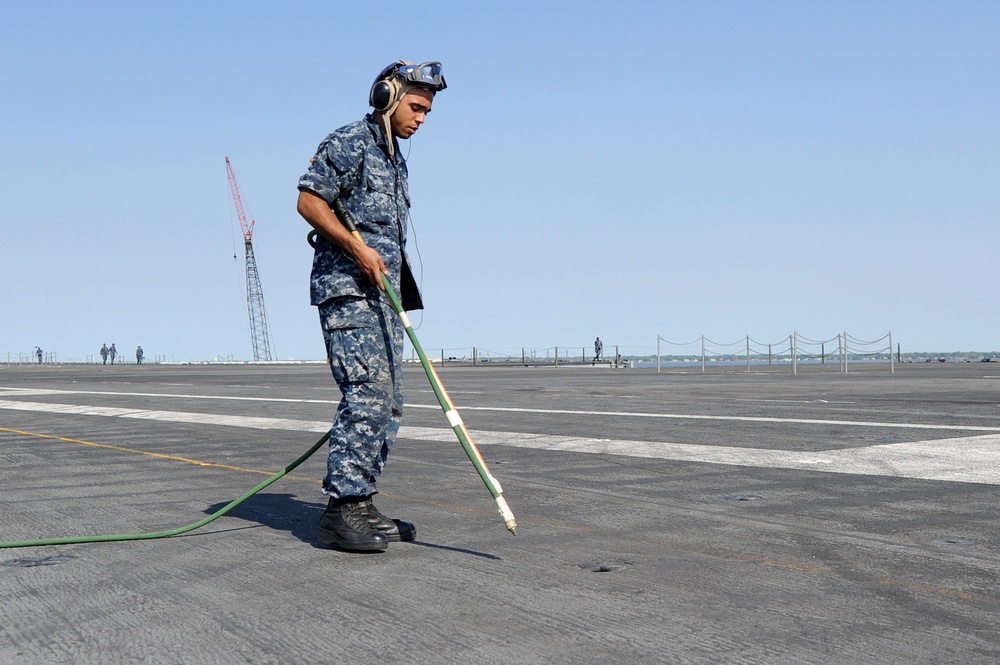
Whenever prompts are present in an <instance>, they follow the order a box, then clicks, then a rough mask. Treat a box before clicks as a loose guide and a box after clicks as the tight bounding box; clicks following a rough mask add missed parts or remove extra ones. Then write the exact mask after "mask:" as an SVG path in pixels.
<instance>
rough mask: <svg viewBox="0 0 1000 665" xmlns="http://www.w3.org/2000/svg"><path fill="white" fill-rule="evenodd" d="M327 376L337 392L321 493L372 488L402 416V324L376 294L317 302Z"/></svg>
mask: <svg viewBox="0 0 1000 665" xmlns="http://www.w3.org/2000/svg"><path fill="white" fill-rule="evenodd" d="M319 318H320V323H321V325H322V327H323V337H324V339H325V341H326V352H327V357H328V358H329V361H330V369H331V371H332V372H333V378H334V380H335V381H336V382H337V385H338V386H339V387H340V390H341V392H342V393H343V398H342V399H341V400H340V404H339V405H338V406H337V412H336V414H335V415H334V417H333V427H332V429H331V431H330V447H329V456H328V457H327V472H326V478H324V480H323V493H324V494H328V495H330V496H332V497H334V498H340V497H345V496H368V495H370V494H374V493H375V492H377V491H378V487H377V482H378V477H379V475H381V473H382V469H383V467H384V466H385V462H386V459H387V458H388V457H389V451H390V450H391V449H392V444H393V441H394V440H395V439H396V433H397V432H398V431H399V423H400V419H401V418H402V415H403V365H402V355H403V326H402V324H401V323H400V322H399V319H398V318H397V316H396V314H395V312H393V310H392V308H391V307H390V306H389V303H388V302H386V300H385V298H382V297H381V296H379V297H378V300H375V301H372V300H368V299H366V298H357V297H343V298H332V299H330V300H328V301H326V302H324V303H323V304H321V305H319Z"/></svg>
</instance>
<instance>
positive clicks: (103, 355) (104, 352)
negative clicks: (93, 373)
mask: <svg viewBox="0 0 1000 665" xmlns="http://www.w3.org/2000/svg"><path fill="white" fill-rule="evenodd" d="M101 361H102V362H101V364H102V365H107V364H108V345H107V344H106V343H105V344H101Z"/></svg>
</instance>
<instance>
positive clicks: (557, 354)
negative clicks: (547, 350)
mask: <svg viewBox="0 0 1000 665" xmlns="http://www.w3.org/2000/svg"><path fill="white" fill-rule="evenodd" d="M556 367H559V347H558V346H557V347H556Z"/></svg>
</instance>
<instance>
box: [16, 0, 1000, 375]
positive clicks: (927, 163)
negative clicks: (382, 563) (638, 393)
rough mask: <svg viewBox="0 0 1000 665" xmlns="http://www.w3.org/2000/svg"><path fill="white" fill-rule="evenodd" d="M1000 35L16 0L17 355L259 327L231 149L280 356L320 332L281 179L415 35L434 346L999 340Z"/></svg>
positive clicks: (201, 354) (834, 8)
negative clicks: (422, 83)
mask: <svg viewBox="0 0 1000 665" xmlns="http://www.w3.org/2000/svg"><path fill="white" fill-rule="evenodd" d="M376 10H377V11H376ZM998 34H1000V3H997V2H974V1H963V2H919V1H916V0H913V1H907V2H871V1H865V2H838V3H813V2H797V1H795V2H791V1H790V2H743V1H738V2H725V1H722V2H711V3H705V2H663V1H661V2H633V1H629V0H625V1H621V2H613V3H596V2H548V3H546V2H496V3H479V2H434V3H399V2H392V1H387V2H382V3H374V4H373V3H339V2H338V3H334V2H328V1H324V2H280V3H278V2H169V3H168V2H158V3H142V2H101V3H83V2H47V3H28V2H6V3H4V10H3V21H2V23H0V58H2V61H3V63H4V65H3V67H2V68H0V96H2V98H3V104H2V105H0V128H2V129H0V155H2V163H0V170H2V172H0V289H2V291H0V293H2V296H3V302H2V307H0V311H2V315H0V316H2V326H0V359H4V357H5V356H6V353H7V352H15V353H16V352H28V351H31V350H32V349H33V348H34V347H35V346H36V345H38V346H41V347H42V348H43V349H44V350H46V351H56V352H57V353H58V354H59V357H60V359H63V360H69V359H81V360H82V359H84V358H86V357H87V356H88V355H96V353H97V350H98V349H99V348H100V346H101V344H102V343H103V342H107V343H111V342H116V343H117V345H118V347H119V348H120V349H121V350H123V351H124V352H126V353H128V354H129V355H131V354H132V353H133V352H134V350H135V347H136V345H138V344H142V345H143V347H144V349H145V350H146V354H147V356H149V357H153V356H166V357H167V358H168V359H176V360H179V359H192V360H197V359H209V358H213V357H216V356H229V355H232V356H234V357H235V358H237V359H246V358H250V357H252V350H251V344H250V338H249V333H248V325H247V314H246V294H245V288H244V276H243V252H242V245H241V240H240V234H239V229H238V225H237V223H236V218H235V211H234V208H233V204H232V199H231V197H230V193H229V187H228V182H227V180H226V170H225V159H224V158H225V157H226V156H227V155H228V156H229V157H230V159H231V161H232V164H233V167H234V168H235V170H236V174H237V177H238V178H239V182H240V186H241V188H242V190H243V195H244V199H245V204H246V205H247V207H248V210H249V212H250V214H251V215H252V217H253V218H254V219H256V221H257V226H256V231H255V235H254V246H255V250H256V255H257V260H258V265H259V270H260V275H261V280H262V284H263V291H264V296H265V301H266V304H267V311H268V317H269V322H270V331H271V338H272V341H273V344H274V348H275V351H276V354H277V356H278V357H280V358H297V359H318V358H322V357H323V355H324V352H323V348H322V342H321V335H320V332H319V328H318V323H317V320H316V315H315V312H314V310H313V308H311V307H310V306H309V302H308V274H309V267H310V260H311V251H310V249H309V247H308V246H307V244H306V242H305V235H306V230H307V227H306V224H305V222H303V221H302V220H301V219H300V218H299V217H298V215H297V214H296V212H295V199H296V195H297V192H296V187H295V185H296V182H297V179H298V176H299V175H300V174H301V173H302V172H303V171H304V170H305V168H306V166H307V163H308V160H309V157H310V156H311V155H312V154H313V152H314V150H315V148H316V146H317V144H318V143H319V141H320V140H321V139H322V138H323V137H324V136H325V135H326V134H327V133H328V132H329V131H331V130H333V129H335V128H337V127H339V126H341V125H343V124H346V123H348V122H351V121H353V120H356V119H358V118H360V117H361V116H362V115H363V114H364V113H366V112H367V108H368V107H367V95H368V88H369V86H370V84H371V81H372V79H373V78H374V76H375V74H376V73H378V71H379V70H380V69H381V68H382V67H384V66H385V65H386V64H388V63H389V62H391V61H393V60H395V59H397V58H405V59H409V60H414V61H417V62H420V61H424V60H432V59H433V60H440V61H442V62H443V63H444V71H445V75H446V77H447V79H448V83H449V88H448V90H446V91H445V92H443V93H442V94H440V95H439V96H438V98H437V100H436V101H435V108H434V111H433V113H432V114H431V116H430V119H429V121H428V122H427V124H426V125H425V126H424V127H423V128H422V129H421V130H420V131H419V132H418V133H417V134H416V135H415V137H414V138H413V139H412V140H410V141H409V145H406V144H404V147H403V150H404V153H408V155H409V166H410V174H411V182H410V189H411V192H412V194H413V196H412V199H413V209H412V217H413V228H414V229H415V231H416V241H417V242H416V246H414V236H413V233H412V230H411V236H410V252H411V254H412V255H414V256H416V254H417V251H416V250H417V248H419V256H420V263H421V264H422V272H423V275H422V284H423V291H424V300H425V303H426V305H427V309H426V311H425V312H424V314H423V315H422V316H420V315H417V316H415V317H414V321H415V322H417V323H419V324H420V327H419V330H418V335H419V336H420V339H421V342H422V344H423V345H424V346H425V347H428V348H429V349H438V348H442V347H444V348H448V349H455V350H458V351H461V350H463V349H468V348H470V347H472V346H477V347H480V348H484V349H487V350H490V349H493V350H512V349H516V348H520V347H522V346H527V347H534V348H545V347H554V346H560V347H564V348H565V347H577V348H579V347H584V346H589V345H590V344H591V343H592V341H593V339H594V337H595V336H598V335H599V336H600V337H601V338H602V339H603V340H604V341H605V345H606V348H607V347H609V346H611V347H613V346H615V345H618V346H620V347H621V348H622V349H624V350H626V351H627V352H629V353H640V352H652V351H653V350H655V345H656V338H657V335H661V336H663V337H664V338H666V339H669V340H676V341H688V340H691V339H694V338H697V337H699V336H700V335H703V334H704V335H707V336H708V337H709V338H710V339H712V340H716V341H719V342H734V341H736V340H739V339H742V338H743V337H744V336H745V335H748V334H749V335H750V336H751V337H752V338H753V339H755V340H758V341H761V342H764V343H767V342H771V341H773V342H777V341H778V340H781V339H783V338H786V337H787V336H788V335H789V334H790V333H791V332H792V331H797V332H798V333H800V334H802V335H805V336H807V337H810V338H812V339H817V340H819V339H827V338H830V337H832V336H835V335H836V334H837V333H838V332H840V331H844V330H846V331H848V332H849V333H850V334H851V335H852V336H855V337H857V338H860V339H876V338H879V337H881V336H882V335H884V334H885V333H886V332H887V331H889V330H891V331H892V332H893V335H894V340H895V341H896V342H898V343H899V344H901V345H902V348H903V350H904V352H905V351H952V350H959V351H977V350H978V351H993V350H998V349H1000V339H998V338H1000V306H998V305H997V303H996V283H997V271H998V267H997V265H998V259H997V256H998V252H1000V224H998V212H1000V187H998V183H1000V122H998V121H997V118H998V109H1000V103H998V102H1000V80H998V79H1000V39H997V35H998ZM234 249H235V251H236V253H237V255H238V259H237V260H236V261H234V260H233V253H234ZM449 353H450V352H449Z"/></svg>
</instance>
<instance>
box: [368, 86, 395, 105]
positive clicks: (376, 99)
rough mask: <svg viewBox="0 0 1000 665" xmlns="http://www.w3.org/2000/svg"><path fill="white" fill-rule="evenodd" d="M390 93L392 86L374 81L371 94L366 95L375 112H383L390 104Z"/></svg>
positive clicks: (391, 95)
mask: <svg viewBox="0 0 1000 665" xmlns="http://www.w3.org/2000/svg"><path fill="white" fill-rule="evenodd" d="M392 92H393V90H392V85H390V83H389V81H385V80H383V81H375V85H373V86H372V91H371V94H370V95H368V103H369V104H370V105H371V106H373V107H374V108H375V110H376V111H385V110H386V109H387V108H389V106H390V105H391V104H392V97H393V94H392Z"/></svg>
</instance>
